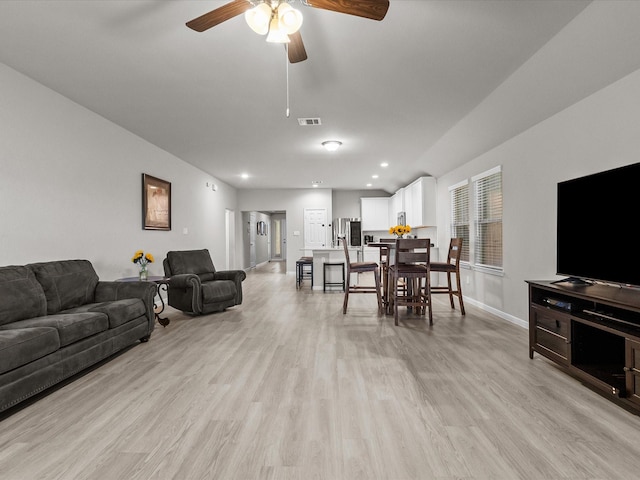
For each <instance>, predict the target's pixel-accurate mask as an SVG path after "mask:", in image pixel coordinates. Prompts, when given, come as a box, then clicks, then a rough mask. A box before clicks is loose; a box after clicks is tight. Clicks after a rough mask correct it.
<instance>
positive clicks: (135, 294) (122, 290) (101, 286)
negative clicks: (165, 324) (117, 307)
mask: <svg viewBox="0 0 640 480" xmlns="http://www.w3.org/2000/svg"><path fill="white" fill-rule="evenodd" d="M157 291H158V290H157V287H156V284H155V283H153V282H107V281H99V282H98V285H97V286H96V290H95V301H96V302H112V301H115V300H122V299H124V298H139V299H141V300H142V301H143V302H144V306H145V309H146V311H147V313H146V315H147V319H148V320H149V334H151V332H152V331H153V328H154V327H155V319H156V317H155V313H154V310H153V300H154V298H155V296H156V292H157Z"/></svg>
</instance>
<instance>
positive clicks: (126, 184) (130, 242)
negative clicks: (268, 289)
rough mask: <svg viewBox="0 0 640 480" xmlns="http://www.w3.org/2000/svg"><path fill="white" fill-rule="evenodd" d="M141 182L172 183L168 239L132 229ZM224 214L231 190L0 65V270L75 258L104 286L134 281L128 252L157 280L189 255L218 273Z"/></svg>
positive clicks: (137, 220) (137, 223) (137, 219)
mask: <svg viewBox="0 0 640 480" xmlns="http://www.w3.org/2000/svg"><path fill="white" fill-rule="evenodd" d="M142 173H147V174H150V175H153V176H155V177H159V178H161V179H163V180H167V181H169V182H171V184H172V185H171V187H172V226H173V228H172V230H171V231H170V232H163V231H148V230H143V229H142V227H141V225H142V213H141V210H142V205H141V204H142V193H141V189H142V186H141V184H142V180H141V176H142ZM206 182H209V183H211V182H215V183H216V184H217V185H218V190H217V191H216V192H213V191H212V190H211V188H210V187H209V188H207V187H206ZM225 208H230V209H234V210H236V212H237V208H236V191H235V189H234V188H231V187H229V186H228V185H226V184H225V183H223V182H221V181H219V180H218V179H214V178H212V177H211V176H210V175H208V174H206V173H204V172H202V171H201V170H199V169H196V168H194V167H192V166H190V165H188V164H186V163H185V162H183V161H181V160H180V159H178V158H177V157H175V156H173V155H171V154H169V153H167V152H166V151H164V150H161V149H159V148H158V147H155V146H153V145H151V144H149V143H148V142H146V141H144V140H142V139H141V138H139V137H137V136H135V135H134V134H132V133H131V132H128V131H126V130H124V129H122V128H121V127H118V126H117V125H115V124H113V123H111V122H109V121H107V120H106V119H104V118H103V117H100V116H98V115H96V114H94V113H92V112H91V111H89V110H87V109H86V108H84V107H81V106H79V105H78V104H76V103H74V102H72V101H71V100H69V99H67V98H65V97H63V96H61V95H59V94H57V93H55V92H53V91H52V90H50V89H48V88H46V87H44V86H42V85H40V84H38V83H36V82H33V81H32V80H30V79H29V78H27V77H25V76H24V75H21V74H19V73H18V72H16V71H14V70H12V69H10V68H9V67H7V66H6V65H4V64H0V265H12V264H25V263H29V262H37V261H48V260H59V259H70V258H84V259H88V260H90V261H91V262H92V263H93V265H94V267H95V269H96V271H97V272H98V275H99V276H100V278H101V279H103V280H113V279H116V278H120V277H125V276H133V275H136V274H137V268H136V265H134V264H132V263H131V256H132V255H133V253H134V252H135V251H136V250H138V249H143V250H145V252H146V251H148V252H151V253H152V254H153V255H154V256H155V258H156V262H155V263H153V264H152V265H150V269H149V271H150V274H151V275H162V274H163V270H162V259H163V258H164V257H165V254H166V252H167V251H168V250H180V249H189V248H209V250H210V251H211V254H212V257H213V261H214V263H215V264H217V265H224V264H225V233H224V229H225V228H224V226H225ZM237 223H240V222H237ZM184 228H187V230H188V234H187V235H184V234H183V229H184ZM236 258H238V255H236Z"/></svg>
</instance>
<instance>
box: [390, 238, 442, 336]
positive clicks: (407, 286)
mask: <svg viewBox="0 0 640 480" xmlns="http://www.w3.org/2000/svg"><path fill="white" fill-rule="evenodd" d="M430 246H431V240H429V239H428V238H399V239H398V241H397V242H396V252H395V262H394V264H393V265H390V266H389V276H390V288H391V292H390V299H389V300H390V302H391V303H392V305H393V318H394V320H395V324H396V325H398V307H399V306H401V305H404V306H407V307H410V308H412V309H414V311H415V312H416V313H418V314H420V315H425V314H426V313H427V311H428V313H429V325H433V315H432V312H431V280H430V272H431V269H430V267H429V260H430V258H429V257H430V253H431V249H430Z"/></svg>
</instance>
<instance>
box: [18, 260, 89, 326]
mask: <svg viewBox="0 0 640 480" xmlns="http://www.w3.org/2000/svg"><path fill="white" fill-rule="evenodd" d="M27 266H28V267H29V268H30V269H31V270H32V271H33V273H34V274H35V276H36V278H37V280H38V282H40V285H42V288H43V289H44V294H45V296H46V297H47V313H48V314H49V315H51V314H53V313H58V312H59V311H61V310H66V309H68V308H73V307H77V306H79V305H84V304H85V303H91V302H93V297H94V293H95V290H96V285H98V275H97V274H96V272H95V270H94V269H93V265H91V262H89V261H88V260H60V261H55V262H43V263H32V264H30V265H27Z"/></svg>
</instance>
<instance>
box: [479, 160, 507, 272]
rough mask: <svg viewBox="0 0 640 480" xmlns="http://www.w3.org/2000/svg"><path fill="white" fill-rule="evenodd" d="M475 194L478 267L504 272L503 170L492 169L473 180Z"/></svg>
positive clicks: (498, 168)
mask: <svg viewBox="0 0 640 480" xmlns="http://www.w3.org/2000/svg"><path fill="white" fill-rule="evenodd" d="M472 180H473V184H474V191H475V249H474V263H475V264H476V265H479V266H485V267H490V268H500V269H501V268H502V170H501V169H500V167H497V168H495V169H492V170H490V171H488V172H485V173H483V174H481V175H478V176H476V177H474V178H473V179H472Z"/></svg>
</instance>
